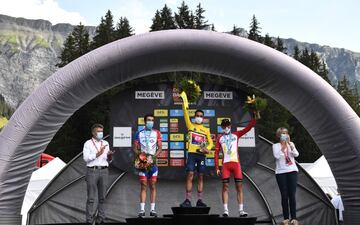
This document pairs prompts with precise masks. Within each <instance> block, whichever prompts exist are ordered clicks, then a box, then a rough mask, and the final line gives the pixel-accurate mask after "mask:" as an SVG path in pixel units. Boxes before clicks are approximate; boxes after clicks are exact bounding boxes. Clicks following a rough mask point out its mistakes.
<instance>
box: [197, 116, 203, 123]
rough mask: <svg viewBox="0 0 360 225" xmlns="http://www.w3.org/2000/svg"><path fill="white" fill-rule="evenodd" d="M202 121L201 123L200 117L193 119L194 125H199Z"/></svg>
mask: <svg viewBox="0 0 360 225" xmlns="http://www.w3.org/2000/svg"><path fill="white" fill-rule="evenodd" d="M202 121H203V118H202V117H195V123H197V124H201V123H202Z"/></svg>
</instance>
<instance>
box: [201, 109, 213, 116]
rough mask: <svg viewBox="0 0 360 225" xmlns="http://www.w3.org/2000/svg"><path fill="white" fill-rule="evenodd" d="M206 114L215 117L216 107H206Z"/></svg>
mask: <svg viewBox="0 0 360 225" xmlns="http://www.w3.org/2000/svg"><path fill="white" fill-rule="evenodd" d="M203 111H204V116H205V117H215V110H214V109H204V110H203Z"/></svg>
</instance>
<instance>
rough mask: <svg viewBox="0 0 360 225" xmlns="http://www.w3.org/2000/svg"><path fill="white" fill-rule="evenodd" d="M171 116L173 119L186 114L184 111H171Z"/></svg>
mask: <svg viewBox="0 0 360 225" xmlns="http://www.w3.org/2000/svg"><path fill="white" fill-rule="evenodd" d="M170 116H171V117H180V116H184V112H183V111H182V109H170ZM170 120H171V119H170Z"/></svg>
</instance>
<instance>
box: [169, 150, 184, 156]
mask: <svg viewBox="0 0 360 225" xmlns="http://www.w3.org/2000/svg"><path fill="white" fill-rule="evenodd" d="M184 156H185V154H184V151H183V150H172V151H170V158H184Z"/></svg>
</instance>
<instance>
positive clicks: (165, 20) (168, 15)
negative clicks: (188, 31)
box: [160, 4, 176, 30]
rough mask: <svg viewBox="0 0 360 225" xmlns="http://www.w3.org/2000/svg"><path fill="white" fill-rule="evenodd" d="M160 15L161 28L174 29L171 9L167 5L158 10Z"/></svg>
mask: <svg viewBox="0 0 360 225" xmlns="http://www.w3.org/2000/svg"><path fill="white" fill-rule="evenodd" d="M160 17H161V24H162V30H171V29H176V26H175V20H174V17H173V15H172V11H171V9H170V8H169V7H167V5H166V4H165V6H164V8H162V10H161V12H160Z"/></svg>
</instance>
